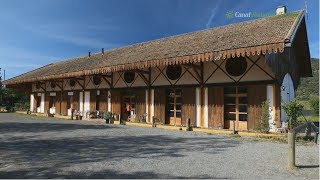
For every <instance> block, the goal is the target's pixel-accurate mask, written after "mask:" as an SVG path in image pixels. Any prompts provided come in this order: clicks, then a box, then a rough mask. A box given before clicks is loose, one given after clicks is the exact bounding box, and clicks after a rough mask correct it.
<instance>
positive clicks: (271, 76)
mask: <svg viewBox="0 0 320 180" xmlns="http://www.w3.org/2000/svg"><path fill="white" fill-rule="evenodd" d="M260 57H261V56H260ZM247 58H248V59H249V60H250V61H251V62H252V61H253V60H252V59H251V58H250V57H247ZM259 59H260V58H259ZM255 65H256V66H258V68H259V69H261V70H262V71H263V72H264V73H266V74H267V75H268V76H269V77H271V79H273V80H276V78H274V77H273V76H271V75H270V74H269V73H268V72H267V71H266V70H265V69H263V68H262V67H260V66H259V65H258V64H257V63H256V64H255Z"/></svg>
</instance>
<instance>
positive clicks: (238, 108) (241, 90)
mask: <svg viewBox="0 0 320 180" xmlns="http://www.w3.org/2000/svg"><path fill="white" fill-rule="evenodd" d="M224 103H225V104H224V115H225V116H224V120H225V126H224V128H227V129H232V128H233V121H235V129H236V130H248V96H247V87H243V86H238V87H237V86H233V87H225V88H224Z"/></svg>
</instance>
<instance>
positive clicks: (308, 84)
mask: <svg viewBox="0 0 320 180" xmlns="http://www.w3.org/2000/svg"><path fill="white" fill-rule="evenodd" d="M311 67H312V75H313V77H307V78H301V83H300V85H299V86H298V89H297V92H296V95H297V99H298V100H300V101H307V100H309V99H310V97H312V96H319V59H314V58H312V60H311Z"/></svg>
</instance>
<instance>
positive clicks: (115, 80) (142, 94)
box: [5, 11, 312, 130]
mask: <svg viewBox="0 0 320 180" xmlns="http://www.w3.org/2000/svg"><path fill="white" fill-rule="evenodd" d="M311 75H312V74H311V65H310V54H309V47H308V42H307V33H306V24H305V17H304V12H303V11H299V12H293V13H288V14H283V15H276V16H273V17H268V18H263V19H258V20H253V21H249V22H243V23H237V24H232V25H229V26H223V27H218V28H213V29H208V30H203V31H198V32H193V33H188V34H183V35H179V36H173V37H169V38H164V39H159V40H154V41H150V42H146V43H140V44H136V45H132V46H127V47H123V48H118V49H113V50H109V51H106V52H104V50H102V52H101V53H96V54H92V55H91V54H89V55H88V56H84V57H80V58H75V59H71V60H67V61H61V62H58V63H53V64H49V65H47V66H44V67H42V68H39V69H36V70H34V71H31V72H28V73H25V74H22V75H20V76H17V77H14V78H12V79H9V80H7V81H5V84H6V86H7V87H8V88H15V89H21V90H23V91H25V92H28V93H29V94H30V111H32V112H38V113H47V112H49V113H52V114H59V115H63V116H70V115H71V112H72V109H74V110H76V111H78V112H83V113H84V114H86V113H87V112H97V111H99V112H106V111H108V112H112V113H115V114H117V115H120V118H121V119H122V120H130V121H132V120H135V121H137V120H139V121H141V119H145V120H146V122H147V123H150V122H151V119H152V117H154V118H155V119H157V120H158V121H159V122H161V123H163V124H170V125H175V126H183V125H185V124H186V120H187V119H188V118H190V120H191V124H192V125H193V126H194V127H204V128H220V129H229V128H232V121H235V124H236V129H238V130H254V129H255V128H256V127H257V123H258V121H259V119H260V118H261V112H262V109H261V104H262V103H263V102H267V103H268V105H269V114H270V119H269V123H270V127H271V129H275V128H276V127H279V126H281V122H282V121H286V116H285V114H284V112H283V111H282V110H281V101H285V102H287V101H290V100H291V99H293V98H294V96H295V95H294V92H295V89H296V88H297V86H298V85H299V82H300V77H308V76H311Z"/></svg>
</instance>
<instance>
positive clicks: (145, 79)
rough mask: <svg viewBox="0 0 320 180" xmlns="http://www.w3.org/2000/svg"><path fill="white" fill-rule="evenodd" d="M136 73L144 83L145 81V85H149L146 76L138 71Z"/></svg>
mask: <svg viewBox="0 0 320 180" xmlns="http://www.w3.org/2000/svg"><path fill="white" fill-rule="evenodd" d="M138 75H139V76H140V77H141V78H142V80H143V81H144V83H146V85H147V86H149V84H148V82H149V81H148V78H147V77H145V76H144V74H142V73H138Z"/></svg>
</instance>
